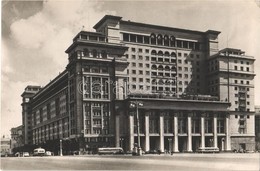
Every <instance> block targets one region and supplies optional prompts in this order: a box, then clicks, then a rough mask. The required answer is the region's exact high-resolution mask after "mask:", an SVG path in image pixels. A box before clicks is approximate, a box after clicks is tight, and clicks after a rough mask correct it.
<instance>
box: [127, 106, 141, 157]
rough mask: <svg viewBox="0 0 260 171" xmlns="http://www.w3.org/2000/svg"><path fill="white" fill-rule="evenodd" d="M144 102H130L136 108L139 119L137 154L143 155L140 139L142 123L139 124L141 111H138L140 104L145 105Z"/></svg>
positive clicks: (137, 119)
mask: <svg viewBox="0 0 260 171" xmlns="http://www.w3.org/2000/svg"><path fill="white" fill-rule="evenodd" d="M143 105H144V104H143V103H141V102H137V101H135V102H132V103H131V104H130V107H132V108H134V107H135V108H136V121H137V155H138V156H141V155H142V149H141V145H140V144H141V140H140V124H139V112H138V106H143Z"/></svg>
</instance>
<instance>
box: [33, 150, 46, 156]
mask: <svg viewBox="0 0 260 171" xmlns="http://www.w3.org/2000/svg"><path fill="white" fill-rule="evenodd" d="M44 154H45V149H43V148H36V149H34V150H33V155H34V156H44Z"/></svg>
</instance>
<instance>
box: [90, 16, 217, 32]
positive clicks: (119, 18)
mask: <svg viewBox="0 0 260 171" xmlns="http://www.w3.org/2000/svg"><path fill="white" fill-rule="evenodd" d="M108 19H114V20H118V21H119V22H120V23H123V24H130V25H136V26H144V27H151V28H157V29H166V30H174V31H182V32H183V31H185V32H191V33H196V34H209V33H210V34H216V35H218V34H220V33H221V32H220V31H216V30H207V31H205V32H204V31H197V30H189V29H181V28H175V27H168V26H160V25H154V24H146V23H141V22H133V21H130V20H122V17H120V16H113V15H105V16H104V17H103V18H102V19H101V20H100V21H99V22H98V23H97V24H96V25H94V27H93V28H94V29H98V27H100V26H101V25H102V24H103V23H104V22H105V21H106V20H108Z"/></svg>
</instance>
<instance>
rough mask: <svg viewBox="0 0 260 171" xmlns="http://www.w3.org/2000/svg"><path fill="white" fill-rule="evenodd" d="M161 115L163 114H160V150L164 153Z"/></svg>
mask: <svg viewBox="0 0 260 171" xmlns="http://www.w3.org/2000/svg"><path fill="white" fill-rule="evenodd" d="M163 114H164V113H160V150H161V152H164V126H163Z"/></svg>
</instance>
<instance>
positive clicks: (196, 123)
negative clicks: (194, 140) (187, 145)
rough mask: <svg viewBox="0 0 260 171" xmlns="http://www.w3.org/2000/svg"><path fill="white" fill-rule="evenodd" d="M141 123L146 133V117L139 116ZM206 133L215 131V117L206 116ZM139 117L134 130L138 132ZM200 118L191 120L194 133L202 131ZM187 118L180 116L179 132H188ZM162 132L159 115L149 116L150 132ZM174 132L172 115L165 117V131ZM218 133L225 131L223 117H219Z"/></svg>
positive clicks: (141, 128) (142, 130)
mask: <svg viewBox="0 0 260 171" xmlns="http://www.w3.org/2000/svg"><path fill="white" fill-rule="evenodd" d="M139 122H140V123H141V124H140V133H144V129H145V128H144V125H145V123H144V122H145V121H144V118H142V117H141V118H139ZM204 124H205V130H204V131H205V133H213V119H212V118H205V121H204ZM136 125H137V119H136V118H134V132H135V133H137V129H136V128H137V127H136ZM200 125H201V124H200V119H199V118H195V119H192V121H191V130H192V133H198V134H199V133H201V127H200ZM187 126H188V123H187V118H183V117H179V118H178V126H177V127H178V133H179V134H186V133H187ZM159 132H160V122H159V118H158V117H157V116H150V117H149V133H159ZM173 132H174V124H173V118H172V117H164V133H173ZM217 133H225V120H224V119H223V118H218V119H217Z"/></svg>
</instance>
